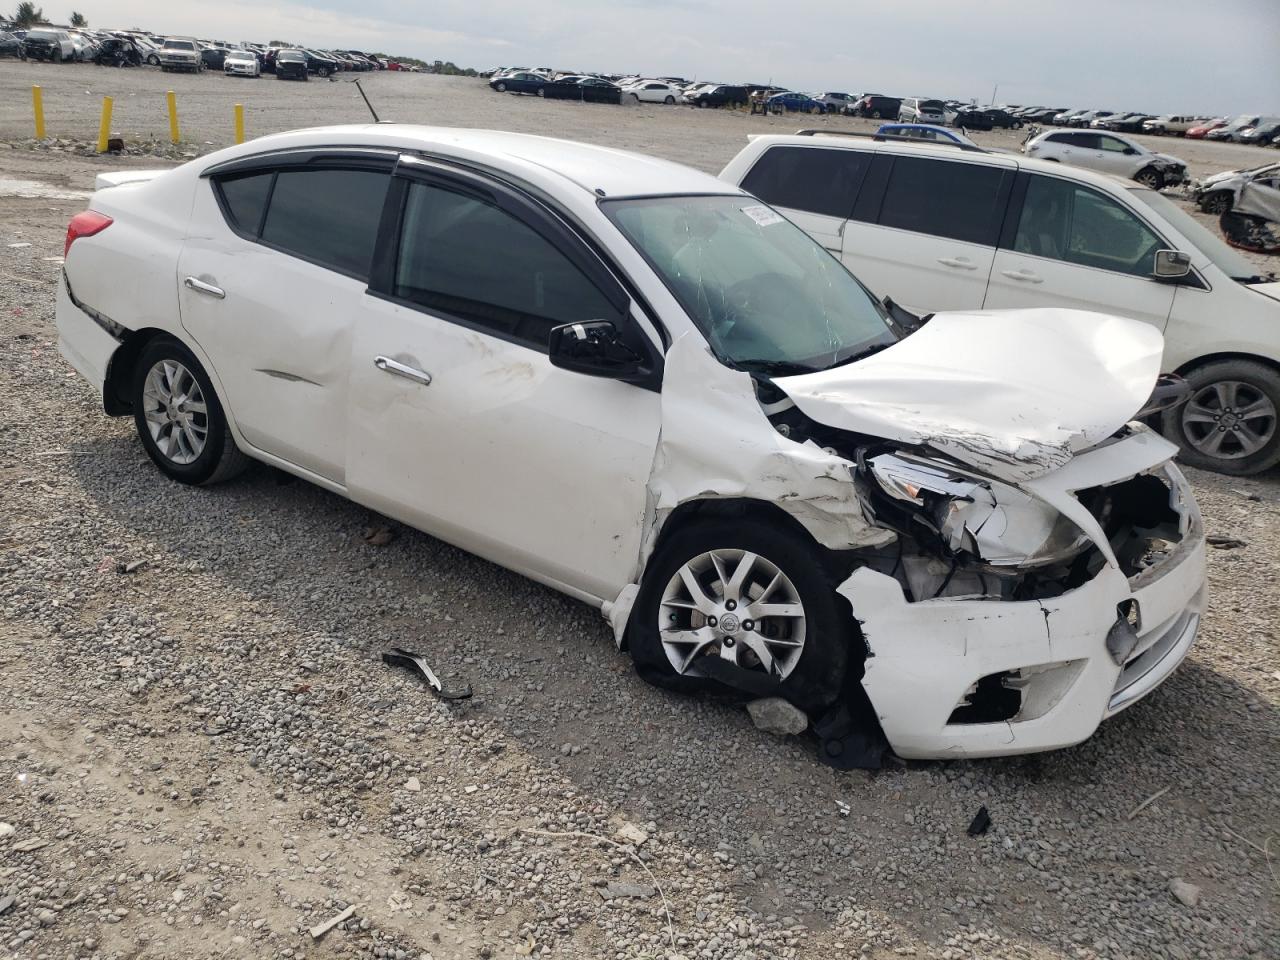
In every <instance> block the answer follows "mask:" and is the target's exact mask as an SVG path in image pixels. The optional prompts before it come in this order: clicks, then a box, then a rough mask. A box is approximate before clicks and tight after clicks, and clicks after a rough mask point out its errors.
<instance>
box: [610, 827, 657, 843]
mask: <svg viewBox="0 0 1280 960" xmlns="http://www.w3.org/2000/svg"><path fill="white" fill-rule="evenodd" d="M614 836H616V837H617V838H618V839H619V840H621V841H622V842H623V843H630V844H633V845H634V846H637V847H639V846H643V845H644V843H645V842H646V841H647V840H648V839H649V834H647V833H645V832H644V831H643V830H641V829H640V828H639V827H637V826H636V825H635V824H634V823H624V824H623V825H622V826H620V827H619V828H618V830H617V832H616V833H615V834H614Z"/></svg>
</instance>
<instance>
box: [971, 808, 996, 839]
mask: <svg viewBox="0 0 1280 960" xmlns="http://www.w3.org/2000/svg"><path fill="white" fill-rule="evenodd" d="M990 828H991V814H989V813H987V808H986V807H979V808H978V813H977V814H976V815H975V816H974V818H973V822H972V823H971V824H969V830H968V834H969V836H971V837H980V836H982V835H983V834H984V833H986V832H987V831H988V830H989V829H990Z"/></svg>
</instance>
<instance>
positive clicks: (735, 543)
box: [627, 518, 855, 714]
mask: <svg viewBox="0 0 1280 960" xmlns="http://www.w3.org/2000/svg"><path fill="white" fill-rule="evenodd" d="M712 554H715V555H716V556H717V557H718V558H719V559H718V561H711V560H709V559H708V558H709V557H710V555H712ZM745 554H753V555H754V557H755V559H754V560H753V561H752V563H753V564H755V567H754V568H753V569H752V572H751V575H750V576H749V577H748V578H747V580H746V586H745V587H744V589H743V591H742V592H741V593H738V594H737V596H738V598H739V599H740V602H738V600H735V601H734V605H733V606H730V605H729V601H730V600H732V599H733V595H734V594H735V593H737V591H735V590H732V589H724V587H725V584H724V581H723V580H721V579H720V577H719V573H718V572H717V570H716V563H717V562H718V563H719V564H720V565H721V566H722V567H723V569H724V572H725V574H726V576H727V577H728V579H729V580H730V581H732V580H733V579H734V574H735V572H737V571H738V570H739V567H738V564H740V563H742V562H743V560H744V555H745ZM699 566H701V569H702V571H703V573H702V574H701V575H700V576H699V578H698V579H699V582H701V583H703V584H704V585H705V589H706V592H707V596H712V595H714V594H715V593H716V591H717V588H720V593H721V600H720V602H719V605H718V607H717V609H719V610H720V612H721V613H725V612H727V611H734V613H733V614H732V615H731V616H732V617H736V622H735V627H734V632H731V633H724V631H723V630H722V631H721V632H722V634H723V636H721V638H720V640H719V641H717V643H716V644H715V649H714V650H713V649H712V648H710V647H708V648H706V650H705V651H704V654H703V655H706V656H712V657H716V658H717V659H719V658H721V657H722V655H723V654H722V652H717V651H724V650H726V648H727V651H728V653H729V655H730V656H731V657H739V658H741V659H738V660H737V664H738V666H740V667H745V668H746V669H749V670H752V671H753V672H757V673H759V675H760V677H761V678H762V679H767V678H768V677H769V674H768V673H767V672H766V671H764V669H763V668H762V667H761V666H760V664H759V658H758V657H757V656H756V654H755V651H756V650H758V649H762V648H763V649H765V650H766V651H767V653H768V655H770V656H772V657H773V658H775V661H776V663H777V666H778V672H779V673H782V674H784V677H783V679H782V680H781V682H780V683H779V685H778V694H779V695H780V696H783V697H785V698H786V699H788V700H790V701H791V702H792V703H794V704H795V705H796V706H798V707H800V708H801V709H803V710H805V711H806V712H809V713H811V714H816V713H818V712H821V711H823V710H825V709H826V708H827V707H829V706H830V705H831V704H832V703H833V702H834V701H835V700H836V699H837V698H838V697H839V695H840V691H841V689H842V687H843V683H844V677H845V671H846V668H847V667H848V665H849V661H850V659H851V654H850V648H851V644H852V643H853V640H854V637H855V629H854V621H853V617H852V616H851V614H850V612H849V609H848V606H847V604H846V603H845V602H844V600H843V599H841V597H840V596H839V595H838V594H837V593H836V592H835V582H834V578H833V577H832V576H831V574H830V573H829V571H828V570H827V569H826V567H825V566H824V564H823V562H822V556H821V554H820V548H819V547H818V546H817V545H816V544H815V543H813V542H812V541H811V540H808V539H807V538H804V537H803V536H802V535H801V534H799V533H795V532H792V531H791V530H789V529H787V528H785V527H782V526H780V525H778V524H769V523H764V522H762V521H760V520H756V519H752V518H717V519H713V520H708V521H707V522H704V523H697V524H694V525H691V526H687V527H684V528H683V529H680V530H677V531H676V532H675V533H673V534H672V535H671V537H670V538H668V539H667V540H666V541H665V542H664V543H663V544H662V546H661V547H659V549H658V551H657V552H656V553H655V554H654V556H653V558H652V559H651V560H650V562H649V565H648V569H646V571H645V575H644V581H643V583H642V584H641V587H640V592H639V594H638V596H637V597H636V602H635V605H634V607H633V609H632V614H631V621H630V625H629V629H628V634H627V635H628V637H629V639H630V650H631V656H632V659H633V660H634V661H635V664H636V668H637V670H638V671H639V672H640V673H641V675H642V676H644V677H645V678H646V679H648V680H651V681H652V682H656V683H658V684H660V685H662V686H664V687H668V688H670V689H677V690H683V691H687V692H692V691H694V690H697V689H701V688H705V687H707V686H710V685H711V683H712V682H711V681H709V680H707V679H706V678H705V677H702V676H698V675H696V674H690V673H688V672H682V669H680V668H678V667H677V665H676V664H677V663H680V665H681V667H683V668H685V669H687V668H688V667H689V666H690V665H691V664H696V663H697V659H698V658H697V657H693V656H691V654H692V652H693V651H694V650H695V649H697V647H696V646H694V645H693V644H692V643H690V644H685V643H683V642H673V641H670V640H669V641H668V642H667V643H664V631H663V630H662V629H661V628H662V627H663V626H666V625H667V623H666V622H665V621H670V620H672V619H673V618H685V617H686V614H687V617H688V618H690V619H692V618H698V617H701V614H700V613H698V612H697V611H693V610H686V609H684V607H687V603H685V601H684V600H682V599H679V598H678V595H679V594H681V593H682V590H683V588H682V584H683V583H687V582H688V581H687V580H685V579H684V578H683V576H682V571H684V572H689V571H691V570H692V569H694V568H697V567H699ZM772 571H776V572H777V573H779V574H781V575H782V577H783V579H782V581H781V582H779V583H778V586H777V587H775V588H774V590H773V592H772V593H770V594H768V595H765V594H764V593H762V592H760V591H762V590H763V589H764V588H765V584H766V583H768V582H769V581H770V578H771V575H772ZM752 585H754V586H752ZM689 596H692V593H689ZM750 596H755V598H756V599H755V601H754V603H761V602H763V601H772V602H771V603H770V606H774V605H778V606H781V605H784V604H785V605H786V606H787V608H788V609H789V610H792V611H795V610H796V609H797V608H798V609H799V611H800V614H799V617H798V618H797V617H795V614H794V612H793V613H791V614H784V615H779V616H776V617H775V616H772V615H770V616H769V617H768V619H761V620H760V622H755V621H753V620H752V619H751V617H750V616H749V613H748V608H749V606H753V605H754V603H751V602H749V601H748V599H747V598H748V597H750ZM682 604H684V607H682ZM664 611H665V614H664ZM721 619H726V620H727V619H730V618H729V617H723V618H721ZM748 624H750V625H751V629H750V630H748V629H747V627H748ZM717 626H719V624H717ZM766 627H767V629H766ZM693 629H695V627H694V624H693V623H692V622H690V623H688V624H686V623H683V619H681V620H680V625H679V626H677V627H675V628H672V630H671V631H669V632H666V635H667V636H668V637H670V636H672V635H673V634H674V633H680V634H683V635H685V636H692V635H693V634H692V630H693ZM696 629H698V630H701V631H707V630H710V631H711V632H714V630H713V629H712V628H711V627H710V621H707V620H703V621H702V626H701V627H697V628H696ZM797 639H798V640H799V641H800V645H799V648H798V649H797V648H796V647H795V645H794V644H795V641H796V640H797ZM685 660H688V663H682V662H681V661H685Z"/></svg>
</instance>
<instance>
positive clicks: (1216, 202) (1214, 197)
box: [1200, 190, 1232, 216]
mask: <svg viewBox="0 0 1280 960" xmlns="http://www.w3.org/2000/svg"><path fill="white" fill-rule="evenodd" d="M1231 206H1232V199H1231V194H1230V193H1229V192H1228V191H1226V190H1218V191H1217V192H1215V193H1211V194H1209V195H1207V196H1206V197H1205V198H1204V199H1203V200H1201V201H1200V209H1201V210H1203V211H1204V212H1205V213H1212V214H1216V215H1218V216H1221V215H1222V214H1224V213H1227V212H1228V211H1230V209H1231Z"/></svg>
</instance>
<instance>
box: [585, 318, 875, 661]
mask: <svg viewBox="0 0 1280 960" xmlns="http://www.w3.org/2000/svg"><path fill="white" fill-rule="evenodd" d="M854 469H855V465H854V463H853V462H852V461H850V460H848V459H846V458H844V457H842V456H839V455H838V454H835V453H833V452H830V451H828V450H824V449H823V448H821V447H819V446H818V445H817V444H815V443H813V442H812V441H806V442H803V443H797V442H796V441H794V440H789V439H788V438H786V437H784V436H783V435H782V434H780V433H779V432H778V431H777V430H776V429H775V428H774V426H773V425H772V424H771V423H770V422H769V420H768V418H767V417H766V416H765V413H764V410H762V409H761V406H760V401H759V399H758V398H757V395H756V389H755V383H754V381H753V380H752V378H751V376H750V375H749V374H747V373H743V372H741V371H738V370H731V369H729V368H728V367H726V366H724V365H723V364H721V363H720V362H719V361H718V360H716V358H715V357H714V356H712V354H711V352H710V350H709V349H708V348H707V346H706V344H705V343H703V342H702V341H701V340H700V339H699V338H697V337H695V336H693V335H691V334H686V335H684V336H682V337H681V338H680V339H678V340H677V341H676V342H675V343H674V344H672V346H671V349H670V350H669V351H668V352H667V357H666V364H665V372H664V374H663V383H662V424H661V433H660V436H659V438H658V445H657V448H656V450H655V453H654V458H653V467H652V469H651V471H650V475H649V482H648V503H647V504H646V510H645V520H644V523H645V533H644V538H643V540H642V545H641V552H640V556H639V557H638V558H637V562H636V572H635V577H634V579H633V581H632V582H631V583H629V584H627V586H625V587H624V588H623V589H622V591H621V592H620V593H619V594H618V596H617V597H616V598H615V599H614V600H613V601H612V602H610V603H606V604H605V605H604V607H603V612H604V615H605V617H606V618H607V619H608V620H609V623H610V625H611V626H612V627H613V632H614V639H615V640H616V641H617V643H618V645H619V646H621V645H622V643H623V641H624V638H625V634H626V628H627V624H628V622H629V620H630V617H631V608H632V606H633V605H634V603H635V599H636V596H637V595H638V593H639V591H640V586H639V582H640V580H641V578H642V577H643V573H644V569H645V566H646V565H647V563H648V561H649V558H650V557H651V556H652V554H653V550H654V547H655V546H656V544H657V541H658V537H659V535H660V534H661V533H662V529H663V526H664V525H665V523H666V521H667V519H668V518H669V517H670V516H671V513H672V511H674V510H675V509H676V508H677V507H679V506H680V505H681V504H684V503H688V502H690V501H693V500H709V499H747V500H759V501H762V502H765V503H770V504H773V505H775V506H777V507H779V508H781V509H782V510H785V511H786V512H787V513H788V514H790V515H791V516H792V517H794V518H795V519H796V521H797V522H798V523H799V524H800V525H801V526H802V527H804V529H805V530H807V531H808V532H809V534H810V535H811V536H812V537H813V538H814V540H816V541H817V542H818V543H820V544H821V545H822V546H824V547H827V548H828V549H831V550H851V549H856V548H859V547H876V546H883V545H885V544H888V543H892V542H893V541H894V540H895V539H896V538H897V534H895V533H894V532H893V531H891V530H885V529H883V528H882V527H878V526H876V525H875V524H874V523H873V522H872V521H871V520H870V519H868V517H867V513H866V510H865V509H864V506H863V503H862V500H861V499H860V497H859V494H858V487H857V485H856V484H855V483H854V473H853V471H854Z"/></svg>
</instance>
